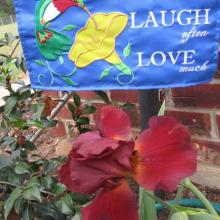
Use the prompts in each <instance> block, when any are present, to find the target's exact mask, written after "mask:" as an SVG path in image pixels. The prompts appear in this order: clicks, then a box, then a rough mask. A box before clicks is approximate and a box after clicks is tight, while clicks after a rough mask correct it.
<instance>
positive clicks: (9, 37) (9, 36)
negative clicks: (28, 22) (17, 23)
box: [5, 32, 15, 45]
mask: <svg viewBox="0 0 220 220" xmlns="http://www.w3.org/2000/svg"><path fill="white" fill-rule="evenodd" d="M5 40H6V42H7V44H8V45H10V44H12V42H13V41H14V40H15V37H14V36H13V34H12V33H11V32H7V33H5Z"/></svg>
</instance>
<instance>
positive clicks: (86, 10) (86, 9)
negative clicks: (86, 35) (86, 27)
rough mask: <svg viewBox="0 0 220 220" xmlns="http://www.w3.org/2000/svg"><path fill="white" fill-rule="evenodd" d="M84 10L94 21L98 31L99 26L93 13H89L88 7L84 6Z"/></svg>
mask: <svg viewBox="0 0 220 220" xmlns="http://www.w3.org/2000/svg"><path fill="white" fill-rule="evenodd" d="M82 8H83V10H84V11H85V12H86V13H87V14H88V15H89V17H90V18H91V19H92V20H93V22H94V24H95V27H96V30H98V24H97V22H96V20H95V18H94V16H93V15H92V13H91V12H90V11H89V9H88V8H87V7H86V6H82Z"/></svg>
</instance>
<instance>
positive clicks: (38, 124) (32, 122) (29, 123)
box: [25, 120, 44, 128]
mask: <svg viewBox="0 0 220 220" xmlns="http://www.w3.org/2000/svg"><path fill="white" fill-rule="evenodd" d="M25 126H28V127H29V126H34V127H37V128H44V126H43V125H42V123H41V122H40V121H38V120H29V121H27V122H26V123H25Z"/></svg>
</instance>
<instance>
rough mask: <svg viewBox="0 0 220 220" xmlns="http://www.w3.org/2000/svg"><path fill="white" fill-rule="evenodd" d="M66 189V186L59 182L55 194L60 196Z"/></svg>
mask: <svg viewBox="0 0 220 220" xmlns="http://www.w3.org/2000/svg"><path fill="white" fill-rule="evenodd" d="M65 191H66V186H65V185H63V184H61V183H57V184H56V186H55V187H54V190H53V192H54V194H56V196H59V195H60V194H62V193H63V192H65Z"/></svg>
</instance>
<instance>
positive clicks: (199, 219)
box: [189, 212, 219, 220]
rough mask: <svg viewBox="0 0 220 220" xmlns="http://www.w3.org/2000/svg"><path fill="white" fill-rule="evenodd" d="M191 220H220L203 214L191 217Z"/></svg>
mask: <svg viewBox="0 0 220 220" xmlns="http://www.w3.org/2000/svg"><path fill="white" fill-rule="evenodd" d="M189 220H219V218H217V217H216V216H213V215H210V214H208V213H205V212H201V213H197V214H195V215H189Z"/></svg>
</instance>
